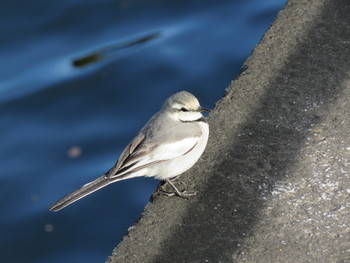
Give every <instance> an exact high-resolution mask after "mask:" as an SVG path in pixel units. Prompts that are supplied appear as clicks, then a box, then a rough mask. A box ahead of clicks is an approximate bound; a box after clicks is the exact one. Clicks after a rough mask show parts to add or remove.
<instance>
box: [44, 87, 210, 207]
mask: <svg viewBox="0 0 350 263" xmlns="http://www.w3.org/2000/svg"><path fill="white" fill-rule="evenodd" d="M209 111H210V109H207V108H202V107H201V106H200V104H199V102H198V99H197V98H196V97H195V96H194V95H193V94H191V93H189V92H187V91H181V92H178V93H175V94H173V95H172V96H170V97H169V98H168V99H167V100H166V101H165V103H164V104H163V107H162V108H161V109H160V110H159V111H158V112H157V113H156V114H154V115H153V116H152V117H151V119H150V120H149V121H148V122H147V123H146V124H145V126H144V127H143V128H142V129H141V130H140V131H139V133H138V134H137V135H136V136H135V138H134V139H133V140H132V141H131V142H130V143H129V144H128V145H127V146H126V148H125V149H124V151H123V152H122V154H121V155H120V157H119V159H118V161H117V162H116V163H115V165H114V166H113V167H112V168H111V169H110V170H109V171H108V172H107V173H105V174H103V175H102V176H100V177H98V178H97V179H95V180H93V181H92V182H90V183H87V184H85V185H83V186H82V187H81V188H79V189H78V190H76V191H74V192H72V193H70V194H68V195H66V196H64V197H63V198H61V199H60V200H58V201H57V202H55V203H54V204H53V205H52V206H50V207H49V210H50V211H54V212H56V211H58V210H61V209H62V208H64V207H66V206H68V205H70V204H71V203H73V202H75V201H77V200H79V199H81V198H83V197H85V196H87V195H89V194H91V193H93V192H95V191H97V190H99V189H101V188H102V187H105V186H107V185H109V184H111V183H115V182H118V181H121V180H126V179H130V178H134V177H140V176H145V177H154V178H156V179H159V180H165V181H166V182H167V183H168V184H169V185H170V186H171V187H172V188H173V189H174V191H175V192H173V193H169V192H167V193H166V194H167V195H177V196H180V197H186V193H185V192H180V191H179V190H178V189H177V188H176V187H175V185H174V184H173V183H172V182H171V181H170V179H173V178H174V177H177V176H178V175H181V174H182V173H184V172H185V171H187V170H188V169H190V168H191V167H192V166H193V165H194V164H195V163H196V162H197V161H198V159H199V158H200V156H201V155H202V153H203V152H204V150H205V147H206V145H207V142H208V138H209V125H208V123H207V121H206V118H205V117H204V116H203V112H209ZM188 195H190V194H188Z"/></svg>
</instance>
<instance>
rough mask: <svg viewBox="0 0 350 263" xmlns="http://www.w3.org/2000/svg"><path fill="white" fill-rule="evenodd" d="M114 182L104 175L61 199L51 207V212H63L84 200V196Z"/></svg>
mask: <svg viewBox="0 0 350 263" xmlns="http://www.w3.org/2000/svg"><path fill="white" fill-rule="evenodd" d="M113 182H115V180H111V179H109V178H108V177H107V176H106V175H103V176H101V177H99V178H97V179H96V180H94V181H92V182H90V183H87V184H85V185H83V186H82V187H81V188H79V189H78V190H76V191H74V192H73V193H70V194H69V195H66V196H65V197H63V198H61V199H60V200H58V201H57V202H56V203H54V204H53V205H52V206H50V208H49V210H50V211H54V212H56V211H58V210H61V209H62V208H64V207H66V206H67V205H70V204H71V203H74V202H75V201H77V200H79V199H80V198H83V197H84V196H87V195H89V194H91V193H93V192H95V191H97V190H98V189H100V188H102V187H105V186H106V185H109V184H111V183H113Z"/></svg>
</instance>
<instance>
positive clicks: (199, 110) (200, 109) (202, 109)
mask: <svg viewBox="0 0 350 263" xmlns="http://www.w3.org/2000/svg"><path fill="white" fill-rule="evenodd" d="M204 111H207V112H211V109H206V108H199V109H198V112H204Z"/></svg>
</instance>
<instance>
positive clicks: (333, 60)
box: [107, 0, 350, 263]
mask: <svg viewBox="0 0 350 263" xmlns="http://www.w3.org/2000/svg"><path fill="white" fill-rule="evenodd" d="M218 88H220V87H218ZM349 109H350V1H348V0H290V1H289V2H288V4H287V6H286V8H285V9H284V10H283V11H282V12H280V14H279V15H278V17H277V20H276V21H275V23H274V24H273V25H272V26H271V27H270V29H269V30H268V31H267V33H266V34H265V35H264V37H263V39H262V40H261V42H260V43H259V45H258V46H257V47H256V49H255V50H254V52H253V53H252V55H251V56H250V57H249V59H248V60H247V61H246V63H245V65H244V71H243V72H242V73H241V75H240V76H239V77H238V78H237V79H236V80H235V81H233V82H232V83H231V85H230V86H229V88H228V89H227V93H226V95H225V96H224V98H223V99H222V100H220V101H219V102H218V103H217V105H216V108H215V110H214V111H213V112H212V113H211V115H210V117H209V124H210V127H211V136H210V139H209V144H208V148H207V150H206V152H205V153H204V155H203V157H202V158H201V160H200V161H199V162H198V163H197V164H196V165H195V166H194V167H193V168H192V169H191V170H190V171H189V172H187V173H186V174H185V175H183V176H181V177H180V179H179V180H178V182H177V185H178V186H179V187H180V188H186V189H187V190H197V191H198V195H197V196H196V197H193V198H191V199H190V200H184V199H181V198H176V197H175V198H174V197H172V198H169V197H165V196H158V195H157V193H155V194H154V200H153V201H152V202H151V203H150V204H149V205H148V206H147V207H146V209H145V211H144V213H143V215H142V216H141V218H140V220H139V221H138V222H137V223H136V224H135V226H133V227H132V228H131V229H130V231H129V233H128V234H127V235H126V236H125V238H124V240H123V241H122V242H121V243H120V244H119V245H118V247H117V248H116V249H115V250H114V251H113V253H112V255H111V256H110V258H109V259H108V260H107V262H109V263H112V262H154V263H160V262H252V263H253V262H254V263H255V262H272V263H274V262H276V263H277V262H278V263H280V262H283V263H289V262H293V263H295V262H317V263H321V262H336V263H346V262H350V175H349V174H350V158H349V156H350V137H349V131H350V112H349ZM117 223H118V222H116V224H117Z"/></svg>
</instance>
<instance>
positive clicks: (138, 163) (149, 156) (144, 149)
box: [108, 134, 199, 178]
mask: <svg viewBox="0 0 350 263" xmlns="http://www.w3.org/2000/svg"><path fill="white" fill-rule="evenodd" d="M198 140H199V136H194V137H187V138H181V139H180V140H175V141H171V142H168V143H159V144H157V143H154V142H147V141H146V140H145V136H144V135H142V134H139V135H137V136H136V137H135V139H134V140H133V141H132V142H131V143H130V144H129V145H128V146H127V147H126V148H125V150H124V151H123V153H122V154H121V156H120V158H119V160H118V162H117V163H116V165H115V166H114V167H113V168H112V169H111V170H110V172H109V174H108V177H110V178H113V177H119V176H123V175H124V174H126V173H128V174H129V173H131V172H134V171H138V170H140V169H142V168H145V167H148V166H151V165H153V164H155V163H159V162H164V161H167V160H170V159H174V158H176V157H179V156H182V155H184V154H186V153H188V152H189V151H190V150H192V149H193V148H194V147H195V146H196V144H197V143H198Z"/></svg>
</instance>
